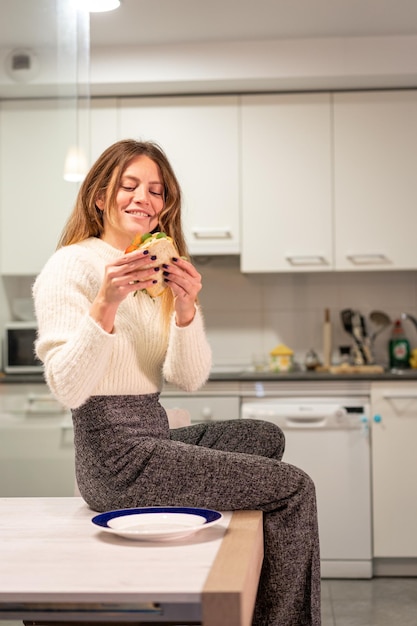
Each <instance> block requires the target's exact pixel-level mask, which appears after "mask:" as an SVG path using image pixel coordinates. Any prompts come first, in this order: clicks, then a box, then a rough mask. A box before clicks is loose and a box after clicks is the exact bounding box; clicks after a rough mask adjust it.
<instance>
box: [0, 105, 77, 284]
mask: <svg viewBox="0 0 417 626" xmlns="http://www.w3.org/2000/svg"><path fill="white" fill-rule="evenodd" d="M76 121H77V120H76V112H75V110H74V107H73V106H72V105H71V104H65V103H62V101H58V100H24V101H23V100H16V101H4V102H2V103H1V129H0V137H1V141H0V172H1V180H2V184H1V189H0V208H1V228H0V238H1V268H0V269H1V272H2V273H3V274H9V275H34V274H37V273H38V272H39V271H40V270H41V269H42V267H43V265H44V263H45V262H46V261H47V259H48V258H49V256H50V255H51V254H52V253H53V252H54V250H55V248H56V244H57V242H58V239H59V235H60V233H61V231H62V228H63V227H64V224H65V222H66V220H67V218H68V215H69V213H70V211H71V209H72V206H73V203H74V200H75V196H76V193H77V190H78V186H77V184H76V183H69V182H66V181H65V180H64V178H63V173H64V162H65V157H66V154H67V151H68V148H69V147H70V146H71V145H73V144H74V143H75V138H76V136H77V134H76Z"/></svg>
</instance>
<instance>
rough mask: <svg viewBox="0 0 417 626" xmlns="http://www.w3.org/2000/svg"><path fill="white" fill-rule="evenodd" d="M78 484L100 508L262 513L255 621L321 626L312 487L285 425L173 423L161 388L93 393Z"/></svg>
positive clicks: (78, 440) (84, 413) (84, 420)
mask: <svg viewBox="0 0 417 626" xmlns="http://www.w3.org/2000/svg"><path fill="white" fill-rule="evenodd" d="M73 420H74V432H75V448H76V474H77V481H78V485H79V488H80V492H81V494H82V496H83V497H84V499H85V500H86V502H87V503H88V504H89V505H90V506H91V507H92V508H93V509H95V510H106V509H113V508H124V507H134V506H155V505H160V506H194V507H206V508H214V509H218V510H224V511H226V510H239V509H258V510H262V511H263V512H264V516H263V518H264V562H263V567H262V572H261V577H260V583H259V589H258V595H257V600H256V606H255V614H254V618H253V625H254V626H319V625H320V623H321V621H320V557H319V539H318V525H317V511H316V497H315V488H314V484H313V482H312V480H311V479H310V478H309V476H307V474H305V473H304V472H303V471H302V470H300V469H298V468H296V467H294V466H293V465H290V464H288V463H285V462H282V461H281V458H282V455H283V452H284V447H285V440H284V435H283V433H282V431H281V430H280V428H278V427H277V426H275V425H274V424H271V423H269V422H264V421H257V420H230V421H222V422H213V423H209V424H195V425H191V426H188V427H184V428H178V429H174V430H171V431H170V430H169V426H168V421H167V417H166V414H165V411H164V410H163V408H162V407H161V406H160V405H159V402H158V394H152V395H150V396H96V397H93V398H91V399H90V400H89V401H88V402H87V403H86V404H85V405H83V406H82V407H80V408H79V409H75V410H74V411H73Z"/></svg>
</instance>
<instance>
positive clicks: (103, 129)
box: [86, 98, 121, 163]
mask: <svg viewBox="0 0 417 626" xmlns="http://www.w3.org/2000/svg"><path fill="white" fill-rule="evenodd" d="M87 132H88V137H89V143H88V146H87V149H86V152H87V153H88V154H89V155H90V160H91V163H94V162H95V161H96V159H97V158H98V157H99V156H100V155H101V153H102V152H104V150H106V148H108V147H109V146H111V144H113V143H115V142H116V141H118V140H119V139H120V138H121V137H120V130H119V115H118V106H117V98H93V99H92V100H91V102H90V109H89V124H88V125H87Z"/></svg>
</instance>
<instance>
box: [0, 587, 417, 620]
mask: <svg viewBox="0 0 417 626" xmlns="http://www.w3.org/2000/svg"><path fill="white" fill-rule="evenodd" d="M322 618H323V619H322V626H417V577H416V578H373V579H372V580H334V579H332V580H330V579H327V580H322ZM21 625H22V622H10V621H8V622H3V621H0V626H21ZM294 626H295V625H294Z"/></svg>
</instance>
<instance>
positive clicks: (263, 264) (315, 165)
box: [241, 93, 333, 272]
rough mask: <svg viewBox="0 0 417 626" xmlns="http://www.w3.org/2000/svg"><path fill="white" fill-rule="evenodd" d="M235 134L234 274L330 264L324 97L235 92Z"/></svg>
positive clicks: (328, 143) (328, 151)
mask: <svg viewBox="0 0 417 626" xmlns="http://www.w3.org/2000/svg"><path fill="white" fill-rule="evenodd" d="M241 136H242V154H241V158H242V167H241V169H242V177H241V185H242V187H241V192H242V255H241V269H242V271H243V272H278V271H285V272H294V271H298V272H301V271H302V272H305V271H326V270H330V269H332V267H333V214H332V146H331V98H330V94H326V93H316V94H284V95H253V96H243V97H242V98H241ZM261 238H262V245H261V246H260V245H259V241H260V239H261Z"/></svg>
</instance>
